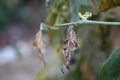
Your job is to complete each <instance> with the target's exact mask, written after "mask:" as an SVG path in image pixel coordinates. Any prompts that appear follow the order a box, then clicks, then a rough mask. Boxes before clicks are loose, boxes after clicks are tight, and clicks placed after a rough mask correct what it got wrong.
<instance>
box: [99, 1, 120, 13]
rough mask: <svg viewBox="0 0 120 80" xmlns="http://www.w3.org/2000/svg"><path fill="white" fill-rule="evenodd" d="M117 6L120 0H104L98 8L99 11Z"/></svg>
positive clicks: (119, 4)
mask: <svg viewBox="0 0 120 80" xmlns="http://www.w3.org/2000/svg"><path fill="white" fill-rule="evenodd" d="M116 6H120V0H102V1H101V3H100V6H99V9H98V13H101V12H105V11H107V10H109V9H111V8H114V7H116Z"/></svg>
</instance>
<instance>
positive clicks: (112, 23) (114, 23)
mask: <svg viewBox="0 0 120 80" xmlns="http://www.w3.org/2000/svg"><path fill="white" fill-rule="evenodd" d="M80 24H103V25H120V22H104V21H92V20H78V21H76V22H71V23H64V24H55V26H68V25H80Z"/></svg>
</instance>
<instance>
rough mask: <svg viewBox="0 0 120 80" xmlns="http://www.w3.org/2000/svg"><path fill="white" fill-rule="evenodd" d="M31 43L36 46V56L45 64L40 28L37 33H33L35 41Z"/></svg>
mask: <svg viewBox="0 0 120 80" xmlns="http://www.w3.org/2000/svg"><path fill="white" fill-rule="evenodd" d="M33 45H34V46H35V47H37V49H38V56H39V58H40V59H41V61H42V62H43V64H44V65H46V61H45V59H44V55H43V49H44V48H45V44H44V41H43V39H42V31H41V30H39V31H38V32H37V34H36V35H35V41H34V42H33Z"/></svg>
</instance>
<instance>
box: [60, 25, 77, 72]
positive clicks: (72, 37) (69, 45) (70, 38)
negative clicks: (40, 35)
mask: <svg viewBox="0 0 120 80" xmlns="http://www.w3.org/2000/svg"><path fill="white" fill-rule="evenodd" d="M78 47H79V45H78V43H77V42H76V34H75V32H74V30H73V26H69V28H68V34H67V39H66V40H65V41H64V43H63V56H64V64H63V68H62V69H61V72H62V73H64V68H65V67H66V68H67V69H68V70H70V68H69V64H70V59H71V53H72V52H73V51H74V50H76V49H77V48H78Z"/></svg>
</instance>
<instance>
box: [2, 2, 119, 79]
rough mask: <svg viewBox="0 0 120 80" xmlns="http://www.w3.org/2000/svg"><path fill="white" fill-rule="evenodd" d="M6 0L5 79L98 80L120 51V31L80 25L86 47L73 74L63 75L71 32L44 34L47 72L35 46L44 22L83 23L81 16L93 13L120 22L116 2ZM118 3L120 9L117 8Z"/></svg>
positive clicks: (95, 17)
mask: <svg viewBox="0 0 120 80" xmlns="http://www.w3.org/2000/svg"><path fill="white" fill-rule="evenodd" d="M110 1H112V0H0V80H98V77H99V73H100V69H101V67H102V64H103V63H104V61H105V60H106V59H107V58H108V56H109V55H110V53H111V52H112V51H113V50H114V49H116V48H118V47H119V46H120V35H119V34H120V26H110V25H109V26H105V25H79V26H77V27H75V28H74V30H75V32H76V35H77V41H78V43H79V45H80V46H81V47H80V49H79V50H76V51H75V52H74V54H73V55H72V59H71V64H70V67H71V70H70V71H66V72H65V74H62V73H61V71H60V69H61V67H62V63H63V55H62V45H61V44H62V42H63V41H64V39H65V36H66V30H67V27H61V28H59V29H57V30H56V29H55V30H53V29H48V30H47V31H43V33H44V34H43V39H44V40H45V44H46V49H45V53H44V55H45V60H46V62H47V67H44V65H43V63H42V62H41V61H40V59H39V57H38V56H37V53H38V52H37V49H36V48H35V47H34V46H33V41H34V39H35V34H36V33H37V32H38V30H39V29H40V27H39V26H40V23H41V22H44V23H46V24H47V25H49V26H53V25H54V24H56V23H65V22H73V21H76V20H79V17H78V12H82V13H85V12H86V11H90V12H92V13H93V16H92V17H91V18H89V19H91V20H98V21H112V22H115V21H117V22H119V21H120V7H119V6H120V1H119V0H116V1H115V2H114V3H112V2H110ZM112 4H115V5H112Z"/></svg>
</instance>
